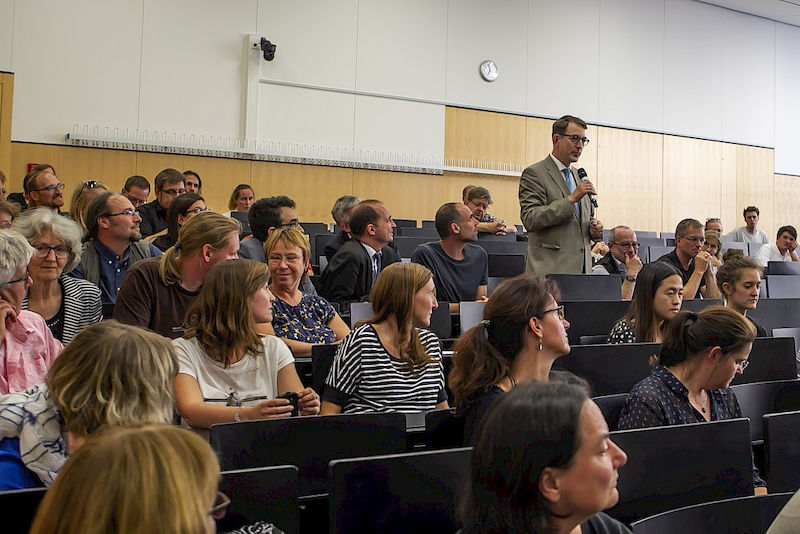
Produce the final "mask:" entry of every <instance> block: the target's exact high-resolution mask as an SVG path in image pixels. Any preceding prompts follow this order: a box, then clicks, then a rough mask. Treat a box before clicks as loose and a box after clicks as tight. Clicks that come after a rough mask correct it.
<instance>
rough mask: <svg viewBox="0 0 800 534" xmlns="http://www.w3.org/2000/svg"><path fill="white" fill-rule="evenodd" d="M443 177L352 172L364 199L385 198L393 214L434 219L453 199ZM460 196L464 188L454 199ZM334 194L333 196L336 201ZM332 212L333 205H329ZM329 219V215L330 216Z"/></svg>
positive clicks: (356, 186) (357, 190)
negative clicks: (444, 188)
mask: <svg viewBox="0 0 800 534" xmlns="http://www.w3.org/2000/svg"><path fill="white" fill-rule="evenodd" d="M442 183H443V182H442V177H441V176H439V175H436V174H411V173H398V172H384V171H372V170H364V169H356V170H355V171H354V172H353V194H354V195H357V196H359V197H361V198H362V199H363V198H377V199H378V200H382V201H383V202H384V204H386V207H387V208H389V212H390V213H391V214H392V217H394V218H396V219H416V221H417V226H420V225H421V223H420V221H421V220H423V219H433V218H434V216H435V215H436V210H437V209H439V206H441V205H442V204H443V203H444V202H447V201H449V200H450V199H449V198H447V197H446V195H445V194H444V191H443V187H442ZM460 199H461V191H460V190H459V194H458V196H457V197H456V198H455V199H453V200H460ZM333 200H335V197H334V198H333V199H331V202H330V204H331V205H332V204H333ZM328 211H330V206H328ZM328 218H330V215H328ZM326 220H327V219H326Z"/></svg>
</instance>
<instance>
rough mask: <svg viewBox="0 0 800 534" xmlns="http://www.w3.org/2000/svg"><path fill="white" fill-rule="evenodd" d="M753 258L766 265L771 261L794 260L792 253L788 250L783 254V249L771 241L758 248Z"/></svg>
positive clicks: (761, 264)
mask: <svg viewBox="0 0 800 534" xmlns="http://www.w3.org/2000/svg"><path fill="white" fill-rule="evenodd" d="M753 259H754V260H756V263H758V264H759V265H760V266H762V267H766V266H767V262H769V261H792V253H791V252H789V251H788V250H787V251H786V255H785V256H782V255H781V251H780V250H778V245H776V244H774V243H770V244H768V245H764V246H762V247H761V248H760V249H758V252H756V255H755V257H754V258H753Z"/></svg>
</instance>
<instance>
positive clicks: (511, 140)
mask: <svg viewBox="0 0 800 534" xmlns="http://www.w3.org/2000/svg"><path fill="white" fill-rule="evenodd" d="M525 122H526V118H525V117H523V116H519V115H509V114H506V113H493V112H489V111H478V110H473V109H462V108H453V107H448V108H446V110H445V129H444V132H445V133H444V155H445V157H446V158H456V159H462V158H463V159H465V160H472V161H473V162H474V163H472V164H469V163H464V164H461V165H460V166H464V167H467V166H472V165H474V166H479V162H481V161H486V162H491V163H509V164H513V165H522V166H524V165H525ZM456 165H459V164H458V163H456Z"/></svg>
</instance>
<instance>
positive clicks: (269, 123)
mask: <svg viewBox="0 0 800 534" xmlns="http://www.w3.org/2000/svg"><path fill="white" fill-rule="evenodd" d="M354 105H355V96H353V95H348V94H343V93H332V92H327V91H317V90H313V89H298V88H294V87H285V86H280V85H269V84H262V85H261V86H260V88H259V111H260V116H259V121H258V138H259V139H261V140H267V141H276V142H281V143H296V144H298V145H300V146H302V145H315V146H321V147H344V148H352V146H353V116H354Z"/></svg>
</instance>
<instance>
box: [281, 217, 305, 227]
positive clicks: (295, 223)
mask: <svg viewBox="0 0 800 534" xmlns="http://www.w3.org/2000/svg"><path fill="white" fill-rule="evenodd" d="M289 227H292V228H300V221H298V220H297V219H292V220H291V221H289V222H287V223H283V224H279V225H278V228H289Z"/></svg>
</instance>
